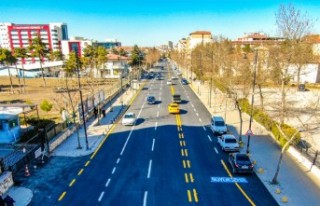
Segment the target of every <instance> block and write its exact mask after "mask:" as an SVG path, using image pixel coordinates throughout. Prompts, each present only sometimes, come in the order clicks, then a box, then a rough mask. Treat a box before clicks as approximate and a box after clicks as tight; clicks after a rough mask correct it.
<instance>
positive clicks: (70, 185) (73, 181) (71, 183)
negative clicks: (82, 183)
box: [69, 179, 76, 187]
mask: <svg viewBox="0 0 320 206" xmlns="http://www.w3.org/2000/svg"><path fill="white" fill-rule="evenodd" d="M75 182H76V179H73V180H72V181H71V182H70V184H69V187H72V185H73V184H74V183H75Z"/></svg>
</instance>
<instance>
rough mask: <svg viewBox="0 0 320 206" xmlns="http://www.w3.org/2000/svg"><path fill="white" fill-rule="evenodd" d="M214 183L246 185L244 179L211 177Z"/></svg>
mask: <svg viewBox="0 0 320 206" xmlns="http://www.w3.org/2000/svg"><path fill="white" fill-rule="evenodd" d="M211 182H214V183H248V181H247V179H246V178H244V177H211Z"/></svg>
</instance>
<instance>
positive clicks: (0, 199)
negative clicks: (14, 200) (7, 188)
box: [0, 194, 6, 206]
mask: <svg viewBox="0 0 320 206" xmlns="http://www.w3.org/2000/svg"><path fill="white" fill-rule="evenodd" d="M5 203H6V202H5V201H4V200H3V198H2V195H1V194H0V206H5Z"/></svg>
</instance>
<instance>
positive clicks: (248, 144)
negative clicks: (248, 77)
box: [247, 49, 258, 154]
mask: <svg viewBox="0 0 320 206" xmlns="http://www.w3.org/2000/svg"><path fill="white" fill-rule="evenodd" d="M257 61H258V50H257V49H255V53H254V65H253V81H252V95H251V111H250V121H249V130H248V142H247V154H248V153H250V150H249V147H250V136H251V124H252V116H253V104H254V88H255V85H256V72H257Z"/></svg>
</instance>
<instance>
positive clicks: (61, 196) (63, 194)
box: [58, 192, 67, 201]
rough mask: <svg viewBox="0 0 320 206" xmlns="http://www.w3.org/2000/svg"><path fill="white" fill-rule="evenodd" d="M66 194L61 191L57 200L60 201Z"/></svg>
mask: <svg viewBox="0 0 320 206" xmlns="http://www.w3.org/2000/svg"><path fill="white" fill-rule="evenodd" d="M66 194H67V192H63V193H62V194H61V195H60V197H59V199H58V201H61V200H62V199H63V198H64V196H66Z"/></svg>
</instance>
